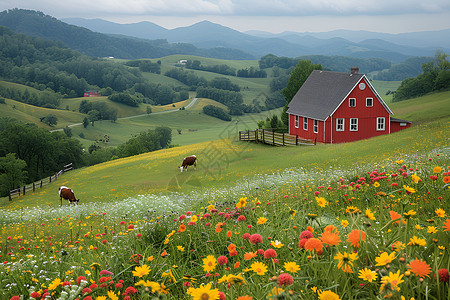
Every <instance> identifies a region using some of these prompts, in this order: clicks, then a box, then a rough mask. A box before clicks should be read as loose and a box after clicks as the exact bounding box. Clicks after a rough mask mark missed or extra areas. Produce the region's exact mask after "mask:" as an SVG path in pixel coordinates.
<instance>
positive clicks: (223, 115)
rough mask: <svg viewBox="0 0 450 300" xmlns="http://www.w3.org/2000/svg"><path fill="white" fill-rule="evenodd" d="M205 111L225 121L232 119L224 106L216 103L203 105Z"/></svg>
mask: <svg viewBox="0 0 450 300" xmlns="http://www.w3.org/2000/svg"><path fill="white" fill-rule="evenodd" d="M203 113H204V114H206V115H208V116H211V117H215V118H218V119H221V120H224V121H231V116H230V115H229V114H228V113H227V112H226V111H224V110H223V109H222V108H220V107H217V106H214V105H206V106H204V107H203Z"/></svg>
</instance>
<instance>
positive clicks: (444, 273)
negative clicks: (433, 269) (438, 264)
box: [434, 269, 449, 283]
mask: <svg viewBox="0 0 450 300" xmlns="http://www.w3.org/2000/svg"><path fill="white" fill-rule="evenodd" d="M438 275H439V282H445V283H447V282H448V277H449V274H448V269H439V270H438ZM434 278H436V274H434Z"/></svg>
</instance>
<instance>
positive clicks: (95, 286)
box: [89, 283, 98, 290]
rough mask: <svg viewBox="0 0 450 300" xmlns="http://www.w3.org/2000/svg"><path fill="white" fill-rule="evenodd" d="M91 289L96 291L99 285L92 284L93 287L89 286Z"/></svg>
mask: <svg viewBox="0 0 450 300" xmlns="http://www.w3.org/2000/svg"><path fill="white" fill-rule="evenodd" d="M89 288H90V289H91V290H95V289H96V288H98V285H97V284H95V283H93V284H91V285H90V286H89Z"/></svg>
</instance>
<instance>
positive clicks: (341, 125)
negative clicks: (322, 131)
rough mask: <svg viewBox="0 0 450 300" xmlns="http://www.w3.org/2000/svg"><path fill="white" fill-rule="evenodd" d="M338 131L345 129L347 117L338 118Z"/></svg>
mask: <svg viewBox="0 0 450 300" xmlns="http://www.w3.org/2000/svg"><path fill="white" fill-rule="evenodd" d="M336 131H345V119H344V118H337V119H336Z"/></svg>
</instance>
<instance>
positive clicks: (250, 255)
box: [244, 251, 258, 260]
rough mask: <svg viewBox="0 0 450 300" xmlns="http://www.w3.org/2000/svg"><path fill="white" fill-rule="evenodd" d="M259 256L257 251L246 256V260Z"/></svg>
mask: <svg viewBox="0 0 450 300" xmlns="http://www.w3.org/2000/svg"><path fill="white" fill-rule="evenodd" d="M257 256H258V255H257V254H256V251H255V252H247V253H245V254H244V259H245V260H249V259H252V258H253V257H257Z"/></svg>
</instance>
